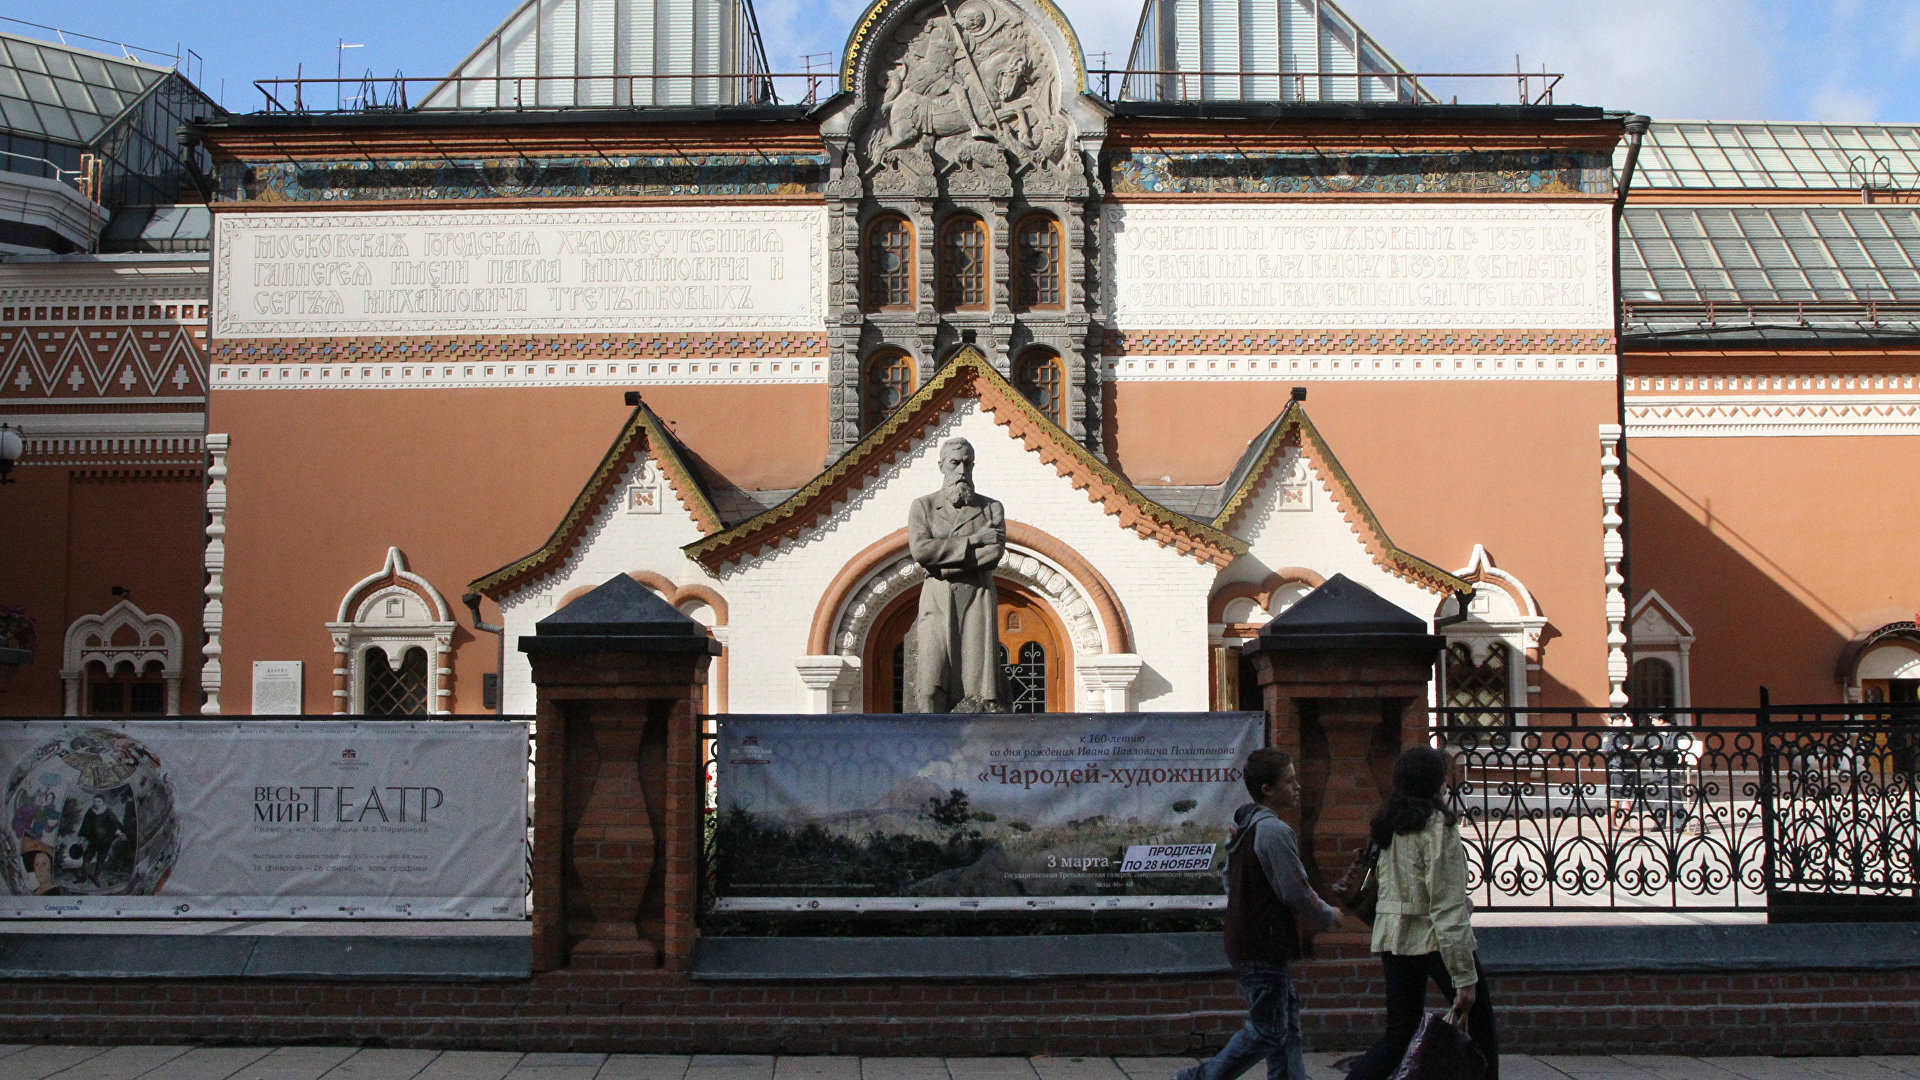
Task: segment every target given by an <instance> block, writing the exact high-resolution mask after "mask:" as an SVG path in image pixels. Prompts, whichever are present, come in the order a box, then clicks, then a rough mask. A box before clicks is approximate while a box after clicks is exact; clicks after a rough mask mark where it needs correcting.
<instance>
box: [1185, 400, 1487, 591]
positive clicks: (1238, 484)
mask: <svg viewBox="0 0 1920 1080" xmlns="http://www.w3.org/2000/svg"><path fill="white" fill-rule="evenodd" d="M1302 393H1304V392H1302ZM1295 446H1297V447H1299V448H1300V453H1301V455H1302V456H1303V457H1305V458H1306V459H1307V461H1308V463H1309V464H1311V465H1312V466H1313V468H1314V471H1315V472H1317V473H1319V474H1320V477H1321V478H1322V479H1323V480H1325V481H1326V482H1327V486H1328V488H1329V489H1330V490H1331V491H1332V494H1333V501H1334V504H1335V505H1337V506H1338V507H1339V508H1340V512H1341V513H1342V514H1343V515H1344V516H1345V517H1346V519H1347V522H1348V524H1350V525H1352V526H1353V531H1354V532H1355V533H1356V534H1357V535H1358V536H1359V537H1360V541H1361V543H1363V544H1365V545H1366V547H1367V551H1368V552H1370V553H1371V554H1372V555H1373V561H1374V563H1375V564H1376V565H1378V566H1379V567H1380V568H1381V569H1382V570H1385V571H1386V572H1388V573H1390V574H1392V575H1394V576H1395V577H1398V578H1401V579H1403V580H1406V581H1410V582H1413V583H1414V584H1416V585H1419V586H1420V587H1422V588H1424V589H1426V590H1428V591H1429V592H1432V593H1435V594H1437V595H1440V596H1452V595H1454V594H1455V593H1462V592H1471V591H1472V586H1471V585H1468V584H1467V583H1466V582H1465V581H1463V580H1461V579H1460V578H1459V577H1458V576H1456V575H1453V574H1449V573H1447V572H1446V571H1445V570H1442V569H1440V568H1439V567H1438V566H1435V565H1434V564H1432V563H1430V562H1428V561H1427V560H1425V559H1422V558H1420V557H1419V556H1417V555H1413V554H1410V553H1408V552H1406V551H1403V550H1401V549H1400V547H1399V545H1397V544H1395V543H1394V542H1393V540H1392V538H1390V537H1389V536H1387V530H1386V528H1385V527H1384V526H1382V525H1381V524H1380V519H1379V518H1377V517H1375V516H1374V514H1373V509H1372V508H1371V507H1369V506H1368V505H1367V500H1366V499H1365V498H1363V497H1361V495H1360V489H1359V488H1358V487H1355V486H1354V483H1353V478H1352V477H1350V476H1348V475H1347V470H1346V469H1344V468H1342V467H1341V466H1340V459H1339V458H1336V457H1334V456H1333V451H1332V450H1330V449H1328V448H1327V443H1326V440H1325V439H1323V438H1322V437H1321V435H1320V429H1319V428H1316V427H1314V426H1313V420H1312V419H1311V418H1309V417H1308V416H1307V406H1306V402H1305V401H1304V400H1302V399H1301V398H1295V399H1294V400H1292V401H1289V402H1287V407H1286V409H1284V410H1283V411H1282V412H1281V413H1280V415H1279V416H1278V417H1275V418H1274V421H1273V423H1271V424H1268V425H1267V426H1266V428H1265V430H1263V431H1261V432H1260V434H1259V435H1257V436H1255V437H1254V440H1253V441H1252V442H1251V443H1248V444H1247V450H1246V453H1244V454H1242V455H1241V456H1240V460H1239V462H1238V463H1236V464H1235V465H1234V467H1233V472H1232V473H1230V474H1229V475H1228V477H1227V486H1226V497H1225V499H1224V500H1223V501H1222V502H1221V504H1220V512H1219V513H1218V514H1216V515H1214V518H1213V527H1214V528H1216V529H1221V530H1227V529H1231V528H1233V525H1234V521H1235V519H1236V518H1238V517H1239V516H1240V514H1241V513H1242V512H1243V511H1245V510H1246V508H1247V506H1248V504H1250V503H1251V502H1252V501H1253V498H1254V496H1256V495H1258V494H1259V492H1260V487H1261V485H1262V484H1263V483H1264V482H1265V481H1266V479H1267V477H1268V476H1269V475H1270V474H1271V473H1272V472H1273V468H1274V466H1275V465H1276V464H1278V463H1279V461H1280V458H1281V456H1282V455H1283V454H1284V453H1285V452H1286V451H1287V449H1288V448H1290V447H1295ZM1303 602H1304V601H1303Z"/></svg>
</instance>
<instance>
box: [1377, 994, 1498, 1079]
mask: <svg viewBox="0 0 1920 1080" xmlns="http://www.w3.org/2000/svg"><path fill="white" fill-rule="evenodd" d="M1464 1022H1465V1018H1464V1017H1462V1016H1460V1015H1459V1014H1458V1013H1456V1012H1454V1011H1452V1010H1448V1011H1447V1012H1444V1013H1437V1012H1436V1013H1428V1014H1427V1015H1426V1017H1425V1018H1424V1019H1422V1020H1421V1021H1420V1029H1419V1030H1418V1031H1416V1032H1414V1033H1413V1041H1412V1042H1410V1043H1408V1044H1407V1052H1406V1053H1405V1054H1403V1055H1401V1057H1400V1067H1399V1068H1397V1069H1395V1070H1393V1078H1392V1080H1483V1078H1484V1077H1485V1076H1486V1075H1487V1059H1486V1058H1485V1057H1484V1056H1483V1055H1482V1054H1481V1053H1480V1048H1479V1047H1477V1046H1475V1045H1473V1037H1472V1036H1470V1035H1468V1034H1467V1033H1466V1032H1465V1031H1463V1030H1461V1027H1460V1025H1461V1024H1463V1023H1464Z"/></svg>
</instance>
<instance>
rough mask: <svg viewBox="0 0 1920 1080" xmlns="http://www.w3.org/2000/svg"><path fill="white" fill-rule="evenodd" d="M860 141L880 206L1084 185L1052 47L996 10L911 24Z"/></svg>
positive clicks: (984, 6)
mask: <svg viewBox="0 0 1920 1080" xmlns="http://www.w3.org/2000/svg"><path fill="white" fill-rule="evenodd" d="M877 62H878V68H879V71H880V72H881V73H882V74H881V76H880V87H879V102H878V104H877V106H876V107H875V109H874V112H873V114H872V116H871V118H870V120H869V122H868V125H867V129H866V134H865V136H864V138H863V139H862V140H861V145H860V152H861V155H862V157H863V159H864V161H863V171H864V172H866V174H867V175H868V176H869V179H870V182H871V184H872V185H873V190H874V192H875V193H877V194H908V195H931V194H933V193H934V188H935V183H936V181H939V182H941V183H944V185H945V189H946V191H947V192H948V193H949V194H979V195H1006V194H1011V193H1012V185H1013V181H1014V180H1015V179H1016V178H1018V179H1019V180H1020V181H1021V183H1022V185H1023V186H1024V187H1025V188H1027V189H1028V190H1036V189H1040V188H1052V189H1058V190H1061V191H1063V192H1064V191H1066V190H1068V189H1069V188H1071V187H1073V186H1074V184H1075V181H1076V180H1078V181H1079V183H1081V184H1084V177H1081V176H1077V175H1076V174H1077V173H1078V172H1080V170H1078V169H1076V168H1075V166H1077V165H1078V160H1077V158H1078V154H1077V152H1076V151H1075V150H1074V132H1073V125H1072V123H1071V122H1070V121H1069V120H1068V118H1067V117H1066V115H1065V114H1064V113H1063V112H1062V111H1061V109H1060V89H1059V77H1058V72H1057V71H1056V69H1055V65H1054V61H1053V57H1052V55H1051V52H1050V50H1049V49H1048V48H1047V46H1046V43H1045V42H1044V41H1043V40H1042V39H1041V38H1040V36H1039V34H1038V33H1036V32H1035V30H1034V29H1033V28H1032V27H1031V26H1030V25H1028V23H1027V21H1026V19H1025V18H1024V17H1022V15H1021V14H1020V13H1019V12H1018V11H1016V10H1014V9H1013V8H1011V7H1010V6H1008V5H1005V4H1003V3H999V2H998V0H961V2H960V3H958V4H954V3H952V2H951V0H943V2H942V3H940V4H936V5H932V6H930V7H929V8H928V9H927V11H926V13H925V14H923V15H921V16H919V17H917V18H914V19H911V20H909V21H908V22H907V23H906V24H905V25H904V26H902V27H901V28H900V29H899V30H897V31H895V32H894V34H893V38H892V40H891V41H890V42H888V43H887V45H886V48H885V51H884V52H882V53H881V54H880V56H879V57H878V58H877Z"/></svg>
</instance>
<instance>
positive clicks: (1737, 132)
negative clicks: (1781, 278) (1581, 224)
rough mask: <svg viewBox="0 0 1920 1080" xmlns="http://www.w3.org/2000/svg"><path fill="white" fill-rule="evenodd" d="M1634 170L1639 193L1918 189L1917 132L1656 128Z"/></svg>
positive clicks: (1886, 127)
mask: <svg viewBox="0 0 1920 1080" xmlns="http://www.w3.org/2000/svg"><path fill="white" fill-rule="evenodd" d="M1625 163H1626V144H1625V143H1622V144H1621V145H1620V148H1619V149H1618V150H1616V151H1615V152H1614V167H1615V168H1616V169H1617V168H1619V167H1620V166H1622V165H1624V164H1625ZM1636 168H1637V170H1638V171H1637V175H1636V176H1635V177H1634V187H1636V188H1643V187H1644V188H1734V189H1739V188H1750V189H1751V188H1760V189H1786V190H1796V189H1800V190H1806V189H1821V188H1825V189H1836V188H1837V189H1846V190H1856V191H1857V190H1859V189H1860V188H1861V187H1862V186H1865V185H1872V186H1873V187H1877V188H1905V189H1912V188H1920V127H1915V126H1912V125H1892V124H1790V123H1779V124H1775V123H1720V122H1714V121H1707V122H1698V121H1686V120H1682V121H1671V120H1667V121H1657V122H1655V123H1654V125H1653V126H1652V127H1651V128H1650V129H1649V130H1648V131H1647V137H1646V139H1645V141H1644V142H1643V143H1642V145H1641V147H1640V161H1639V164H1638V165H1637V166H1636Z"/></svg>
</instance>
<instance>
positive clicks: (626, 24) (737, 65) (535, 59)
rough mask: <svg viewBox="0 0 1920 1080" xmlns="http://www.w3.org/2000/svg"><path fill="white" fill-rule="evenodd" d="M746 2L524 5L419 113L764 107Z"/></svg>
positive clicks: (624, 0)
mask: <svg viewBox="0 0 1920 1080" xmlns="http://www.w3.org/2000/svg"><path fill="white" fill-rule="evenodd" d="M766 71H767V62H766V52H765V50H764V49H763V48H762V47H761V44H760V31H759V27H758V26H757V25H756V24H755V21H754V16H753V3H752V0H526V3H524V4H522V5H521V6H520V7H519V9H518V10H516V11H515V12H514V13H513V14H512V15H511V16H509V17H508V18H507V20H506V21H505V22H503V23H501V24H500V28H499V29H497V30H495V31H494V32H493V33H492V34H491V35H489V36H488V37H487V39H486V41H484V42H482V43H481V45H480V47H479V48H477V49H475V50H474V51H473V53H472V54H471V55H469V56H468V57H467V58H466V60H464V61H462V62H461V64H460V66H459V67H457V68H455V69H454V71H453V73H452V74H451V75H449V76H448V77H447V78H446V80H445V81H443V82H441V83H440V84H439V85H437V86H435V87H434V88H433V90H432V91H431V92H430V93H429V94H428V96H427V98H426V100H425V101H424V102H423V103H422V106H423V107H424V108H429V109H435V108H441V109H444V108H478V109H494V108H499V109H515V108H580V107H588V108H591V107H594V106H602V107H606V108H629V107H633V106H648V105H741V104H754V103H758V102H762V101H766V100H769V99H770V97H771V88H770V86H769V85H768V83H767V80H766V79H765V75H766Z"/></svg>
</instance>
